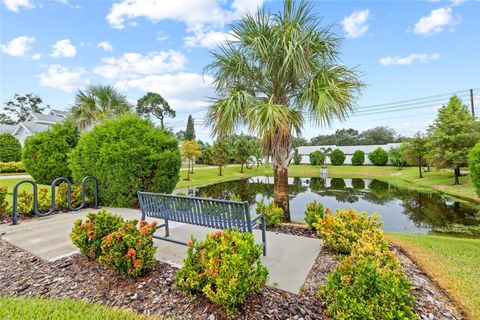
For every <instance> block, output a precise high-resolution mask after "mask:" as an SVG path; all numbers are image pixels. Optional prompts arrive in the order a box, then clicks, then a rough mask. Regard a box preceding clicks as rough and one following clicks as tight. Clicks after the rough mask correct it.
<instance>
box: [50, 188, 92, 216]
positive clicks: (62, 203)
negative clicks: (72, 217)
mask: <svg viewBox="0 0 480 320" xmlns="http://www.w3.org/2000/svg"><path fill="white" fill-rule="evenodd" d="M67 190H68V185H67V183H66V182H62V183H60V184H59V185H58V187H57V190H56V192H55V206H56V207H57V208H59V209H68V197H67V196H68V195H67ZM85 201H86V202H88V201H89V199H88V197H86V199H85ZM81 203H82V186H77V185H71V188H70V204H71V205H72V207H74V208H75V207H77V206H79V205H80V204H81Z"/></svg>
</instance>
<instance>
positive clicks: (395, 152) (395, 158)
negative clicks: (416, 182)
mask: <svg viewBox="0 0 480 320" xmlns="http://www.w3.org/2000/svg"><path fill="white" fill-rule="evenodd" d="M388 158H389V159H390V162H391V163H392V164H393V165H395V166H397V168H398V169H399V170H401V169H403V166H404V165H405V163H406V160H405V158H404V156H403V152H402V146H400V147H397V148H391V149H390V150H389V151H388Z"/></svg>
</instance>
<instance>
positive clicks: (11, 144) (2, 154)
mask: <svg viewBox="0 0 480 320" xmlns="http://www.w3.org/2000/svg"><path fill="white" fill-rule="evenodd" d="M21 159H22V146H21V145H20V142H19V141H18V140H17V138H15V136H14V135H13V134H11V133H8V132H7V133H2V134H0V162H18V161H20V160H21Z"/></svg>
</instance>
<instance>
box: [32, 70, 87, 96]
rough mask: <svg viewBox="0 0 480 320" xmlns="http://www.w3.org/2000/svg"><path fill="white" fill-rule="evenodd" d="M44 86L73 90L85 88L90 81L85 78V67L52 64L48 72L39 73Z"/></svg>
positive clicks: (67, 90) (39, 78)
mask: <svg viewBox="0 0 480 320" xmlns="http://www.w3.org/2000/svg"><path fill="white" fill-rule="evenodd" d="M37 77H38V80H39V82H40V84H41V85H42V86H46V87H51V88H58V89H61V90H63V91H66V92H73V91H75V90H77V89H82V88H84V87H85V86H86V85H87V84H88V83H89V81H88V80H87V79H86V78H85V69H83V68H71V69H69V68H66V67H63V66H60V65H58V64H53V65H50V66H49V67H48V69H47V72H45V73H41V74H39V75H37Z"/></svg>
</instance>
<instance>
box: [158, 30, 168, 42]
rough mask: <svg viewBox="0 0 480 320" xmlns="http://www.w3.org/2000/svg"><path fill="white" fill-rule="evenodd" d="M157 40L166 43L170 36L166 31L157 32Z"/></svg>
mask: <svg viewBox="0 0 480 320" xmlns="http://www.w3.org/2000/svg"><path fill="white" fill-rule="evenodd" d="M155 39H157V41H165V40H167V39H168V35H167V33H166V32H165V31H157V33H156V34H155Z"/></svg>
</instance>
